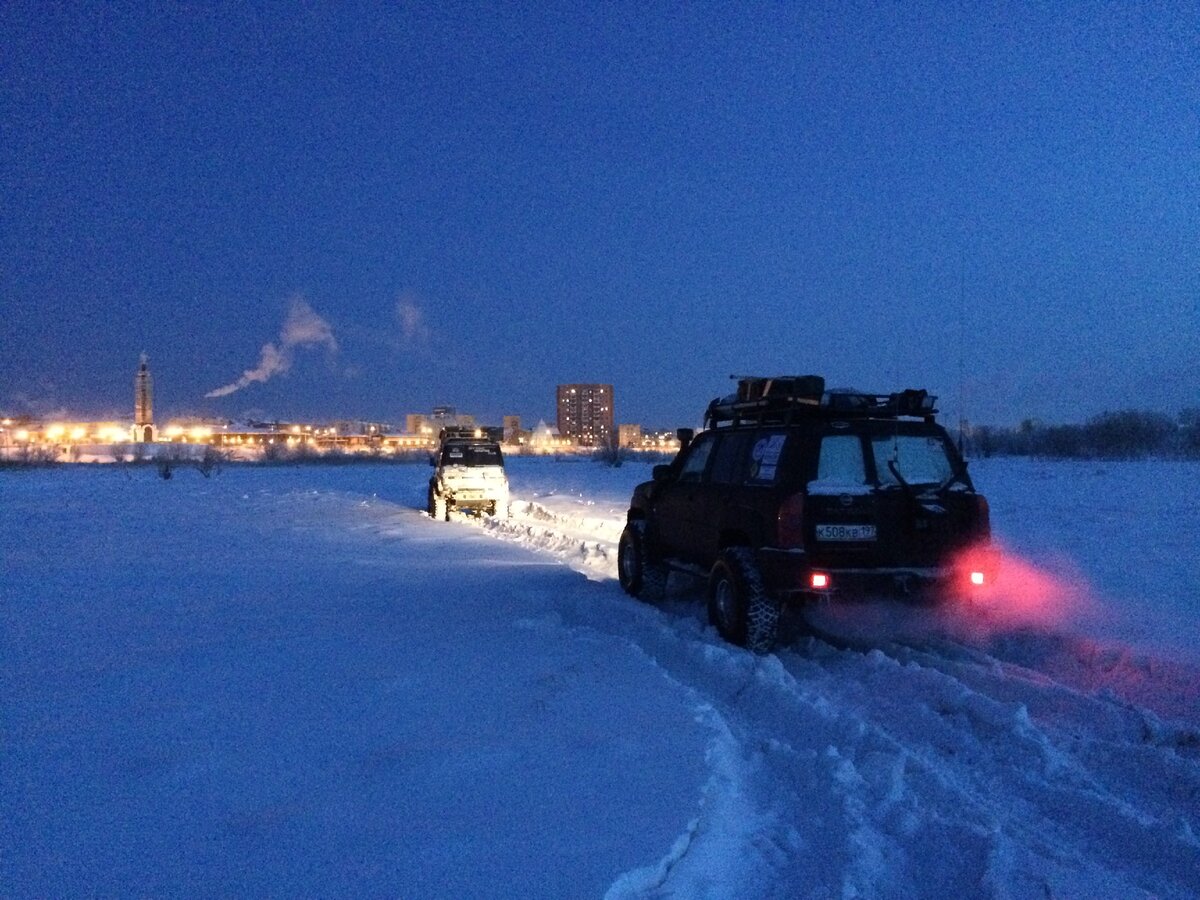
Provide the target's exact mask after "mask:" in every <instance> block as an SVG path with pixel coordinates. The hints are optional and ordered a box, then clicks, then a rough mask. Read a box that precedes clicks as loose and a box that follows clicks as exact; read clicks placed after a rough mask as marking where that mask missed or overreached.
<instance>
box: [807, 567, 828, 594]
mask: <svg viewBox="0 0 1200 900" xmlns="http://www.w3.org/2000/svg"><path fill="white" fill-rule="evenodd" d="M808 583H809V585H810V586H811V587H812V589H813V590H814V591H825V590H828V589H829V576H828V575H826V574H825V573H824V572H813V573H812V574H811V575H809V577H808Z"/></svg>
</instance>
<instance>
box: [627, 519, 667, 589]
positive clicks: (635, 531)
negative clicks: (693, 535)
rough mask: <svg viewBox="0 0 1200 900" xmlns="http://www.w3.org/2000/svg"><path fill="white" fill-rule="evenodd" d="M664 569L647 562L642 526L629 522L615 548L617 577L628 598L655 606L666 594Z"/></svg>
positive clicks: (661, 565)
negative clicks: (635, 598)
mask: <svg viewBox="0 0 1200 900" xmlns="http://www.w3.org/2000/svg"><path fill="white" fill-rule="evenodd" d="M668 574H669V572H668V570H667V567H666V566H665V565H663V564H662V563H661V562H658V561H654V560H651V559H650V556H649V553H648V548H647V540H646V523H645V522H630V523H629V524H628V525H626V526H625V530H624V531H622V532H621V540H620V542H619V543H618V544H617V577H618V579H620V582H621V589H622V590H624V591H625V593H627V594H628V595H629V596H631V597H637V598H638V599H639V600H645V601H646V602H647V603H657V602H658V601H659V600H662V598H663V597H665V596H666V594H667V575H668Z"/></svg>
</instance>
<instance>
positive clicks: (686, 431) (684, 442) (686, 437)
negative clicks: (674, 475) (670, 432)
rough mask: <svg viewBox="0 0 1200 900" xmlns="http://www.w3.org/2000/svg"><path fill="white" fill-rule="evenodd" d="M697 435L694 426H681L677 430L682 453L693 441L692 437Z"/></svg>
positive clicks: (676, 433) (676, 435)
mask: <svg viewBox="0 0 1200 900" xmlns="http://www.w3.org/2000/svg"><path fill="white" fill-rule="evenodd" d="M695 436H696V431H695V429H693V428H680V429H679V430H678V431H676V432H675V437H677V438H679V452H680V453H682V452H683V451H684V450H686V449H687V448H688V444H690V443H691V442H692V438H694V437H695Z"/></svg>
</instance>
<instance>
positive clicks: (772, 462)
mask: <svg viewBox="0 0 1200 900" xmlns="http://www.w3.org/2000/svg"><path fill="white" fill-rule="evenodd" d="M787 437H788V436H787V432H786V431H760V432H758V433H757V434H755V435H754V443H753V445H752V446H751V448H750V472H749V475H748V477H747V479H746V483H747V484H756V485H771V484H774V483H775V482H776V480H777V479H778V478H779V476H780V475H781V474H782V471H783V468H782V466H781V465H780V462H781V460H782V459H783V451H784V448H785V447H786V446H787Z"/></svg>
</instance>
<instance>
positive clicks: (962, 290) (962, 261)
mask: <svg viewBox="0 0 1200 900" xmlns="http://www.w3.org/2000/svg"><path fill="white" fill-rule="evenodd" d="M966 309H967V250H966V246H965V245H964V246H963V248H962V251H961V256H960V257H959V266H958V455H959V456H962V455H963V444H964V440H963V431H964V430H965V425H964V424H963V423H964V409H963V404H964V403H965V402H966V400H965V397H964V394H965V388H964V382H965V381H966V377H965V375H964V362H963V345H964V343H965V334H964V324H963V320H964V319H965V318H966Z"/></svg>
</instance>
